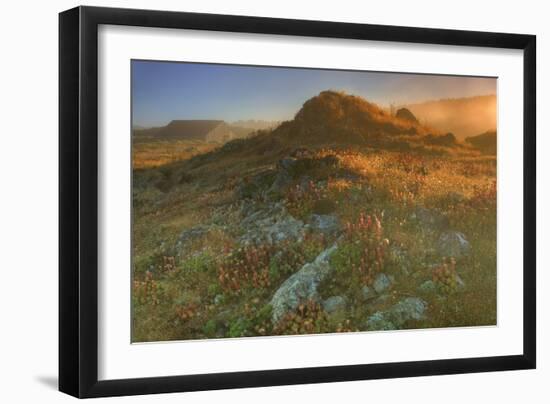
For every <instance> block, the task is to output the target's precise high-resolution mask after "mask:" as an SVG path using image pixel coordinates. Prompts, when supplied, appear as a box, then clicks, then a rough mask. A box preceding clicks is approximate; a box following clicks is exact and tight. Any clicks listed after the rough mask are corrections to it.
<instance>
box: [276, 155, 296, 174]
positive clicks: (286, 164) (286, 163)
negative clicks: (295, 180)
mask: <svg viewBox="0 0 550 404" xmlns="http://www.w3.org/2000/svg"><path fill="white" fill-rule="evenodd" d="M297 162H298V160H297V159H296V158H294V157H285V158H283V159H281V160H279V162H278V163H277V166H278V167H279V168H281V169H282V170H286V171H288V170H291V169H292V168H293V167H294V166H296V163H297Z"/></svg>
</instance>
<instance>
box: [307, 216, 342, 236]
mask: <svg viewBox="0 0 550 404" xmlns="http://www.w3.org/2000/svg"><path fill="white" fill-rule="evenodd" d="M308 224H309V227H310V228H311V229H312V230H315V231H317V232H321V233H323V234H326V235H334V234H336V233H337V232H338V230H339V229H340V221H339V220H338V218H337V217H336V216H334V215H318V214H312V215H311V216H310V217H309V223H308Z"/></svg>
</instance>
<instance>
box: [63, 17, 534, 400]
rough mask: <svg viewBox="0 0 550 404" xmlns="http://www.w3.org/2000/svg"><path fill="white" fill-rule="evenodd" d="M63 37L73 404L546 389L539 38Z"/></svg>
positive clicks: (164, 27)
mask: <svg viewBox="0 0 550 404" xmlns="http://www.w3.org/2000/svg"><path fill="white" fill-rule="evenodd" d="M59 27H60V31H59V32H60V35H59V40H60V42H59V46H60V51H59V55H60V59H59V81H60V87H59V88H60V89H59V91H60V93H59V97H60V104H59V110H60V118H59V125H60V129H59V136H60V255H59V258H60V266H59V286H60V287H59V291H60V295H59V299H60V304H59V307H60V313H59V315H60V321H59V335H60V337H59V345H60V349H59V352H60V354H59V388H60V390H61V391H63V392H65V393H68V394H71V395H73V396H76V397H100V396H114V395H132V394H148V393H164V392H183V391H194V390H208V389H225V388H238V387H257V386H272V385H284V384H299V383H321V382H334V381H347V380H362V379H378V378H395V377H409V376H426V375H440V374H453V373H467V372H486V371H499V370H514V369H533V368H535V363H536V361H535V358H536V354H535V353H536V341H535V335H536V330H535V317H536V315H535V309H536V304H535V302H536V294H535V293H536V290H535V289H536V288H535V265H536V259H535V250H536V247H535V119H536V116H535V100H536V86H535V66H536V63H535V55H536V45H535V44H536V41H535V36H532V35H520V34H504V33H488V32H471V31H454V30H443V29H425V28H410V27H395V26H379V25H366V24H350V23H338V22H324V21H323V22H322V21H306V20H285V19H272V18H260V17H244V16H227V15H212V14H195V13H179V12H165V11H150V10H149V11H146V10H125V9H107V8H93V7H78V8H75V9H71V10H68V11H65V12H63V13H61V14H60V17H59Z"/></svg>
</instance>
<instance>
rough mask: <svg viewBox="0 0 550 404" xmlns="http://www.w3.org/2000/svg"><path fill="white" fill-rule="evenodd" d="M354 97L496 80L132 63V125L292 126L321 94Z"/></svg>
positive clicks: (468, 87)
mask: <svg viewBox="0 0 550 404" xmlns="http://www.w3.org/2000/svg"><path fill="white" fill-rule="evenodd" d="M328 89H331V90H339V91H345V92H347V93H349V94H355V95H359V96H362V97H364V98H366V99H367V100H369V101H372V102H375V103H378V104H379V105H380V106H388V105H389V104H390V103H394V104H397V105H398V104H405V103H412V102H418V101H424V100H431V99H440V98H456V97H468V96H473V95H485V94H496V79H487V78H475V77H456V76H431V75H417V74H400V73H375V72H358V71H341V70H316V69H297V68H281V67H251V66H237V65H214V64H199V63H174V62H149V61H132V103H133V105H132V107H133V125H139V126H161V125H165V124H166V123H168V122H169V121H171V120H173V119H224V120H226V121H236V120H239V119H263V120H287V119H292V117H293V116H294V114H295V113H296V112H297V111H298V110H299V109H300V107H301V106H302V104H303V103H304V102H305V101H306V100H307V99H309V98H311V97H313V96H315V95H317V94H319V93H320V92H321V91H323V90H328Z"/></svg>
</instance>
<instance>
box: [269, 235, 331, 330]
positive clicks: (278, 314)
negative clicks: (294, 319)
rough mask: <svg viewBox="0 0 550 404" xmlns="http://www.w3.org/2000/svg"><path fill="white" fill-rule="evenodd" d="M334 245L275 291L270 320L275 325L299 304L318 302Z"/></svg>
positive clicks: (327, 273)
mask: <svg viewBox="0 0 550 404" xmlns="http://www.w3.org/2000/svg"><path fill="white" fill-rule="evenodd" d="M336 248H337V247H336V244H335V245H333V246H332V247H330V248H327V249H326V250H324V251H323V252H322V253H321V254H319V255H318V256H317V258H315V260H314V261H313V262H309V263H307V264H305V265H304V266H303V267H302V268H301V269H300V270H299V271H298V272H296V273H295V274H293V275H292V276H290V278H288V279H287V280H286V281H284V282H283V284H282V285H281V286H280V287H279V289H277V291H276V292H275V294H274V295H273V298H272V299H271V303H270V304H271V307H272V320H273V323H277V322H278V321H279V320H280V319H281V318H282V317H283V316H284V315H285V314H286V313H288V312H289V311H294V310H296V309H297V308H298V306H299V305H300V303H302V302H306V301H308V300H314V301H315V300H319V295H318V291H317V289H318V287H319V284H320V283H321V282H322V281H323V280H324V279H325V278H326V277H327V276H328V275H329V274H330V272H331V270H332V269H331V267H330V263H329V259H330V256H331V255H332V254H333V253H334V252H335V251H336Z"/></svg>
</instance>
